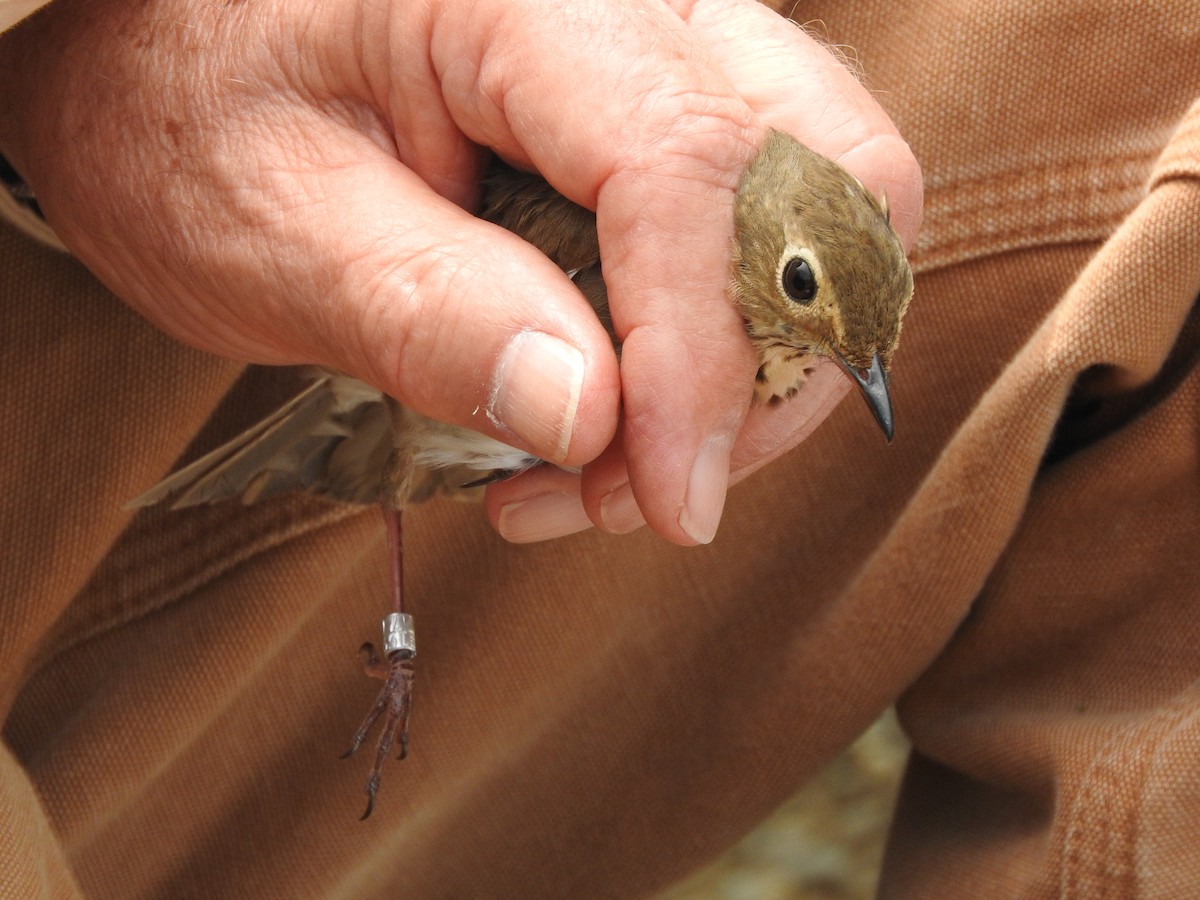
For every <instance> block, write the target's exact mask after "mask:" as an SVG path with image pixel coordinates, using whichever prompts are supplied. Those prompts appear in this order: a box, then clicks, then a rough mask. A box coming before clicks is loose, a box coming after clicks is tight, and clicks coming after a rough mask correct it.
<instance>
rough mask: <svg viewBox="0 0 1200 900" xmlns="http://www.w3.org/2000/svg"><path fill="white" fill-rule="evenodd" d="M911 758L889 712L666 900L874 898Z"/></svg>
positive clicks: (662, 896) (829, 899)
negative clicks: (903, 775)
mask: <svg viewBox="0 0 1200 900" xmlns="http://www.w3.org/2000/svg"><path fill="white" fill-rule="evenodd" d="M907 754H908V743H907V742H906V741H905V739H904V736H903V735H902V734H901V732H900V726H899V725H898V724H897V722H896V717H895V714H894V713H892V712H890V711H889V712H888V713H887V714H886V715H884V716H883V717H882V718H881V719H880V720H879V721H878V722H876V723H875V724H874V725H872V726H871V728H870V729H869V730H868V731H867V732H866V733H865V734H863V736H862V737H860V738H859V739H858V740H857V741H856V742H855V743H854V744H853V745H852V746H850V747H849V748H847V749H846V751H845V752H844V753H843V754H842V755H841V756H839V757H838V758H837V759H835V760H834V761H833V762H832V763H830V765H829V766H828V768H826V769H825V770H824V771H823V772H822V773H821V774H820V775H819V776H817V778H816V779H814V780H813V781H812V782H811V783H810V784H808V785H807V786H805V788H804V789H803V790H801V791H800V793H798V794H797V795H796V796H795V797H793V798H792V799H791V800H789V801H788V802H787V803H786V804H784V805H783V806H782V807H780V809H779V810H778V811H776V813H775V815H773V816H772V817H771V818H770V819H768V820H767V821H765V822H763V824H762V825H760V826H759V827H758V828H757V829H755V830H754V831H753V832H751V833H750V834H748V835H747V836H746V837H745V838H744V839H743V840H742V842H741V843H740V844H738V845H737V846H735V847H733V848H732V849H731V850H730V851H729V852H728V853H726V854H725V855H724V856H723V857H721V858H720V859H718V860H716V861H715V862H714V863H713V864H712V865H711V866H709V867H708V868H707V869H703V870H701V871H700V872H697V873H696V874H695V875H693V876H691V877H690V878H688V879H687V880H685V881H683V882H681V883H680V884H678V885H676V886H675V887H674V888H672V889H671V890H669V891H667V892H666V893H664V894H662V895H660V900H867V898H870V897H874V896H875V885H876V881H877V880H878V876H879V866H880V863H881V861H882V859H883V846H884V841H885V840H886V837H887V827H888V821H889V820H890V818H891V814H892V808H893V806H894V805H895V801H896V792H897V790H898V789H899V786H900V775H901V772H902V770H903V767H904V761H905V758H906V756H907Z"/></svg>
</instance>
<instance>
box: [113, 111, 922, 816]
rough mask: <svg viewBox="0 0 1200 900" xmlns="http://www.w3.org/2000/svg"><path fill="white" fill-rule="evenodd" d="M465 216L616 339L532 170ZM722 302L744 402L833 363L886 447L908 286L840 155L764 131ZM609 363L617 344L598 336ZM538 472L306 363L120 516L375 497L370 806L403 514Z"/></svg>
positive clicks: (399, 706) (406, 701)
mask: <svg viewBox="0 0 1200 900" xmlns="http://www.w3.org/2000/svg"><path fill="white" fill-rule="evenodd" d="M479 215H480V217H481V218H483V219H485V220H487V221H490V222H493V223H495V224H497V225H500V226H502V227H504V228H506V229H507V230H509V231H511V232H513V233H514V234H516V235H518V236H519V237H521V238H523V239H525V240H526V241H528V242H529V243H531V244H533V245H534V246H536V247H538V248H539V249H540V250H541V251H542V252H543V253H544V254H545V255H546V256H547V257H549V258H550V259H551V260H552V261H553V262H554V263H555V264H557V265H558V266H559V268H561V269H562V270H563V271H564V272H566V273H567V274H568V276H569V277H570V278H571V280H572V281H573V282H574V283H575V284H576V286H577V287H578V288H579V289H580V291H581V292H582V293H583V294H584V296H585V297H587V299H588V301H589V302H590V303H591V305H592V308H593V309H594V310H595V312H596V315H597V316H598V317H599V319H600V320H601V321H602V322H603V323H604V324H605V326H606V327H607V328H608V329H609V333H610V335H612V334H613V329H612V322H611V318H610V316H609V311H608V293H607V289H606V287H605V283H604V278H603V262H602V260H601V255H600V246H599V242H598V239H597V234H596V217H595V214H594V213H593V212H591V211H590V210H588V209H586V208H584V207H582V206H580V205H578V204H576V203H574V202H572V201H570V200H568V199H567V198H565V197H563V196H562V195H561V194H559V193H558V192H557V191H555V190H554V188H553V187H551V186H550V185H549V184H548V183H547V182H546V181H545V180H544V179H542V178H541V177H540V176H539V175H538V174H536V173H533V172H526V171H523V170H519V169H516V168H513V167H511V166H509V165H507V164H506V163H504V162H503V161H501V160H499V159H498V158H496V159H495V160H494V161H493V163H492V165H491V167H490V169H489V171H488V174H487V175H486V176H485V178H484V182H483V198H482V203H481V211H480V213H479ZM733 232H734V238H733V246H732V248H731V252H730V255H731V264H730V281H729V291H728V293H729V296H730V298H731V300H732V302H733V303H734V304H735V306H736V308H737V309H738V311H739V312H740V313H741V315H742V318H743V319H744V322H745V332H746V335H747V337H748V338H749V340H750V342H751V344H752V346H753V347H754V349H755V351H756V353H757V358H758V370H757V373H756V375H755V381H754V389H753V396H752V398H751V403H753V404H759V405H765V406H768V407H770V406H776V405H779V404H781V403H783V402H784V401H786V400H787V399H788V398H790V397H792V396H794V395H795V394H796V393H797V392H798V391H799V390H801V389H802V388H803V386H804V383H805V381H806V379H807V377H808V374H809V373H811V372H812V369H813V366H814V365H815V364H816V362H817V361H818V360H820V359H821V358H823V357H828V358H832V359H833V360H834V361H835V362H836V363H837V364H838V365H839V366H840V367H841V368H842V370H843V371H844V372H845V373H846V375H847V376H848V377H849V378H850V380H851V381H852V382H853V383H854V385H855V386H856V387H857V388H858V390H859V392H860V393H861V395H862V397H863V398H864V400H865V401H866V403H867V406H868V408H869V410H870V412H871V414H872V415H873V416H874V418H875V421H876V422H877V423H878V425H879V427H880V428H881V429H882V430H883V432H884V435H885V437H886V438H887V440H888V441H889V442H890V441H891V439H892V436H893V431H894V424H893V413H892V403H891V392H890V386H889V373H890V370H891V365H892V359H893V356H894V354H895V351H896V347H897V344H898V341H899V335H900V326H901V321H902V319H903V317H904V314H905V311H906V309H907V308H908V304H909V300H910V299H911V296H912V293H913V280H912V272H911V269H910V267H909V264H908V260H907V257H906V254H905V251H904V247H903V245H902V244H901V242H900V240H899V238H898V237H897V235H896V233H895V231H894V230H893V229H892V227H891V223H890V219H889V216H888V210H887V202H886V197H884V198H876V197H875V196H874V195H873V194H872V193H871V192H870V191H868V190H867V189H866V188H865V187H864V186H863V185H862V183H861V182H860V181H859V180H858V179H857V178H855V177H854V176H853V175H851V174H850V173H849V172H847V171H846V170H845V169H843V168H842V167H841V166H839V165H838V164H837V163H835V162H833V161H831V160H829V159H827V158H826V157H824V156H821V155H820V154H818V153H816V152H815V151H813V150H812V149H810V148H808V147H807V146H805V145H804V144H803V143H801V142H800V141H798V140H796V139H795V138H793V137H791V136H790V135H788V134H786V133H785V132H782V131H777V130H770V131H768V132H767V134H766V136H765V137H764V139H763V142H762V144H761V146H760V148H759V150H758V152H757V153H756V155H755V156H754V158H753V159H752V161H751V162H750V164H749V166H748V167H747V168H746V170H745V172H744V173H743V174H742V176H741V178H740V180H739V183H738V186H737V190H736V194H735V198H734V227H733ZM613 342H614V347H615V348H616V350H617V352H618V353H619V350H620V346H619V341H618V340H617V338H616V337H615V335H614V336H613ZM543 464H545V463H544V462H543V461H542V460H540V459H538V458H537V457H535V456H533V455H531V454H529V453H527V452H525V451H523V450H520V449H517V448H514V447H511V446H508V445H506V444H504V443H502V442H500V441H498V440H496V439H495V438H492V437H489V436H486V435H483V434H480V433H479V432H476V431H473V430H471V429H469V428H466V427H463V426H459V425H449V424H446V423H443V422H439V421H437V420H435V419H432V418H430V417H428V416H425V415H422V414H421V413H418V412H416V411H415V410H412V409H409V408H408V407H406V406H404V405H403V404H401V403H399V402H397V401H396V400H394V399H392V398H390V397H388V396H387V395H385V394H383V393H382V392H381V391H379V390H377V389H376V388H373V387H371V386H369V385H367V384H365V383H364V382H362V381H359V380H358V379H356V378H353V377H351V376H349V375H344V374H341V373H338V372H333V371H328V370H314V372H313V375H312V380H311V381H310V383H309V384H308V385H307V386H306V387H305V388H304V389H303V390H301V391H300V392H299V393H298V394H297V395H296V396H294V397H293V398H292V399H290V400H289V401H287V402H286V403H284V404H283V406H281V407H280V408H278V409H277V410H275V411H274V412H272V413H271V414H269V415H268V416H267V417H266V418H264V419H262V420H261V421H260V422H258V423H257V424H255V425H253V426H251V427H250V428H249V429H247V430H246V431H244V432H243V433H241V434H240V435H238V436H237V437H235V438H233V439H232V440H230V441H229V442H228V443H226V444H223V445H222V446H220V447H218V448H217V449H215V450H213V451H212V452H210V453H208V454H207V455H205V456H203V457H201V458H200V459H198V460H196V461H195V462H193V463H191V464H190V465H188V466H186V467H184V468H183V469H180V470H179V471H178V472H175V473H174V474H172V475H170V476H169V477H167V478H165V479H164V480H163V481H161V482H159V483H158V484H156V485H155V486H154V487H152V488H150V489H149V490H148V491H146V492H145V493H144V494H142V495H141V496H139V497H137V498H136V499H134V500H132V501H131V502H130V503H129V504H128V505H129V506H130V507H140V506H150V505H154V504H158V503H164V502H165V503H168V504H169V505H170V506H171V507H172V508H176V509H178V508H183V507H187V506H192V505H195V504H200V503H213V502H218V501H221V500H226V499H229V498H240V499H241V501H242V502H243V503H247V504H248V503H254V502H256V501H258V500H262V499H265V498H267V497H271V496H274V495H277V494H280V493H285V492H291V491H306V492H309V493H314V494H318V495H324V496H326V497H329V498H332V499H334V500H338V501H342V502H347V503H355V504H364V505H378V506H379V507H380V508H381V509H382V511H383V515H384V520H385V524H386V528H387V534H388V546H389V556H390V560H391V580H392V603H391V612H389V613H388V614H387V615H386V616H385V618H384V619H383V641H382V646H381V652H379V651H376V649H375V646H374V644H372V643H370V642H368V643H364V644H363V645H362V647H361V648H360V653H362V654H363V655H364V656H365V668H366V671H367V674H369V675H371V676H373V677H375V678H377V679H379V680H381V681H383V686H382V687H381V689H380V690H379V693H378V695H377V696H376V699H375V702H374V704H373V706H372V707H371V709H370V711H369V712H368V714H367V716H366V718H365V719H364V720H363V722H362V724H361V726H360V727H359V729H358V730H357V732H356V733H355V735H354V736H353V739H352V741H351V746H350V749H349V750H348V751H346V753H344V754H343V758H344V757H348V756H351V755H352V754H354V753H355V752H356V751H357V750H358V749H359V747H360V746H361V745H362V744H363V742H364V741H365V740H366V739H367V737H368V736H369V734H370V732H371V731H372V730H373V728H374V726H375V724H376V723H377V722H378V720H379V719H380V718H381V717H384V724H383V727H382V730H381V734H380V736H379V738H378V742H377V745H376V752H375V760H374V763H373V766H372V768H371V772H370V775H369V776H368V779H367V782H366V786H365V792H366V794H367V807H366V811H365V812H364V813H363V814H362V816H361V818H362V819H366V818H367V817H368V816H370V815H371V812H372V810H373V809H374V807H375V802H376V797H377V794H378V791H379V785H380V779H381V774H382V769H383V765H384V762H385V761H386V759H387V758H388V756H389V755H390V752H391V748H392V746H393V743H395V742H396V741H398V742H399V758H400V759H404V758H405V756H406V755H407V753H408V744H409V736H408V725H409V714H410V712H411V708H412V687H413V674H414V660H415V657H416V638H415V632H414V629H413V618H412V615H411V614H410V613H408V612H407V611H406V608H405V607H406V597H405V594H404V556H403V540H402V538H403V533H402V529H401V514H402V511H403V510H405V509H407V508H409V507H411V506H413V505H416V504H418V503H421V502H423V501H425V500H428V499H429V498H431V497H433V496H435V495H439V494H444V495H450V496H454V497H468V498H469V497H470V496H472V495H478V494H479V493H480V491H481V489H482V487H483V486H484V485H486V484H489V483H491V482H494V481H499V480H502V479H505V478H510V477H513V476H515V475H517V474H519V473H521V472H523V471H526V470H528V469H530V468H533V467H535V466H538V465H543Z"/></svg>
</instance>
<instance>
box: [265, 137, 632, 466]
mask: <svg viewBox="0 0 1200 900" xmlns="http://www.w3.org/2000/svg"><path fill="white" fill-rule="evenodd" d="M306 183H307V187H308V189H309V191H311V192H313V193H314V194H317V199H316V202H315V203H314V205H313V208H312V210H311V214H310V215H309V216H308V217H307V219H306V220H305V221H304V222H303V223H302V224H298V223H297V218H298V217H296V218H294V219H293V223H292V225H291V228H292V230H293V232H294V233H295V232H300V233H299V234H295V238H296V239H298V240H299V242H300V244H301V246H300V247H299V248H297V250H299V251H300V252H298V253H297V254H295V255H296V258H297V259H298V260H299V261H300V266H301V271H299V272H298V273H296V275H294V276H293V280H295V281H299V282H300V283H302V284H303V283H305V279H313V273H314V272H316V273H336V274H335V275H334V277H333V278H332V279H330V278H324V279H322V280H320V281H316V280H315V279H313V280H314V281H315V284H314V286H315V287H316V288H317V289H316V290H314V291H311V292H309V293H308V294H307V295H304V294H298V295H291V296H292V298H293V300H292V302H293V303H294V306H295V310H294V312H293V313H292V314H290V315H285V316H284V317H283V318H290V316H291V315H294V317H295V328H294V329H293V331H292V335H291V340H292V341H293V343H294V345H295V346H297V347H298V348H299V349H300V350H301V352H302V353H303V354H304V356H306V357H308V358H311V359H316V360H318V361H320V362H322V363H323V364H325V365H328V366H331V367H333V368H337V369H340V370H342V371H346V372H349V373H350V374H353V375H356V376H358V377H360V378H362V379H363V380H365V381H367V382H368V383H370V384H373V385H375V386H377V387H379V388H380V389H381V390H383V391H384V392H385V393H388V394H389V395H391V396H393V397H396V398H397V399H399V400H400V401H401V402H403V403H405V404H406V405H408V406H410V407H412V408H413V409H416V410H418V411H420V412H423V413H425V414H427V415H430V416H433V417H435V418H438V419H440V420H443V421H448V422H452V423H455V424H461V425H466V426H468V427H471V428H473V429H475V430H477V431H480V432H483V433H485V434H489V435H492V436H494V437H496V438H498V439H500V440H502V441H504V442H505V443H510V444H514V445H517V446H520V447H522V448H523V449H526V450H529V451H530V452H532V453H534V454H536V455H538V456H540V457H542V458H544V459H547V460H549V461H551V462H556V463H565V464H577V463H582V462H584V461H586V460H589V459H591V458H593V457H594V456H596V455H597V454H598V453H599V452H600V450H601V449H602V448H603V447H604V446H605V445H607V443H608V442H609V441H610V440H611V437H612V434H613V431H614V429H615V426H616V419H617V409H618V401H619V395H620V385H619V373H618V371H617V366H616V358H615V356H614V354H613V351H612V345H611V342H610V340H609V338H608V335H607V334H606V333H605V331H604V329H603V328H602V327H601V325H600V324H599V322H598V320H597V319H596V316H595V314H594V313H593V312H592V310H591V308H590V306H589V305H588V304H587V302H586V301H585V300H584V298H583V296H582V295H581V294H580V293H579V291H578V290H577V289H576V287H575V286H574V285H573V284H572V283H571V282H570V280H569V279H568V278H566V276H565V275H564V274H563V273H562V272H561V271H559V269H558V268H557V267H555V266H554V265H553V264H552V263H550V261H549V260H548V259H547V258H546V257H545V256H544V255H542V254H541V253H539V252H538V251H537V250H536V249H534V248H533V247H531V246H530V245H528V244H526V243H525V242H523V241H521V240H520V239H518V238H516V237H515V236H513V235H511V234H509V233H508V232H506V231H503V230H502V229H500V228H497V227H495V226H493V225H490V224H489V223H486V222H483V221H481V220H479V219H476V218H475V217H473V216H471V215H470V214H468V213H466V212H465V211H463V210H462V209H460V208H458V207H457V206H454V205H453V204H450V203H448V202H446V201H445V200H444V199H443V198H442V197H440V196H438V195H437V194H436V193H435V192H434V191H433V190H431V189H430V188H429V187H428V186H427V185H426V184H425V183H424V181H423V180H422V179H420V178H418V177H417V176H416V175H415V174H413V173H412V172H410V171H409V170H408V169H406V168H405V167H403V166H400V165H398V164H397V163H396V162H395V161H394V160H392V159H389V158H388V157H386V156H384V155H382V154H370V155H368V156H366V157H365V158H363V159H361V160H358V161H348V162H346V163H345V164H342V165H333V166H329V165H322V167H321V169H320V170H319V171H318V172H316V173H314V174H313V175H312V176H311V177H309V178H307V179H306ZM331 233H332V234H335V235H337V236H338V237H337V240H336V241H334V242H333V243H332V244H331V243H330V234H331ZM320 277H321V276H320V274H318V275H317V276H316V278H320ZM310 283H311V282H310ZM301 342H306V343H305V344H302V343H301Z"/></svg>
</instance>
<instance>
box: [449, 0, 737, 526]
mask: <svg viewBox="0 0 1200 900" xmlns="http://www.w3.org/2000/svg"><path fill="white" fill-rule="evenodd" d="M481 9H486V10H487V12H486V13H481ZM460 12H461V11H460V10H458V8H457V7H455V8H453V9H451V10H448V12H447V15H450V14H460ZM489 16H490V18H489ZM479 20H484V21H486V22H487V23H488V28H487V30H486V33H482V34H478V35H477V36H476V38H475V40H476V43H471V41H470V40H469V39H468V40H467V42H466V43H464V42H463V41H461V40H460V41H459V42H458V43H457V44H456V45H455V47H454V48H453V49H454V52H453V54H450V53H446V54H440V53H439V47H438V45H437V41H436V39H435V41H434V46H433V59H434V65H435V68H436V69H437V71H438V72H439V77H440V78H441V81H442V84H443V91H444V94H445V95H446V97H447V98H448V100H447V102H448V107H449V109H450V112H451V114H452V115H453V116H454V117H455V120H456V121H457V122H458V124H459V125H460V127H462V128H463V130H464V132H465V133H466V134H468V135H469V136H470V137H471V138H472V139H474V140H476V141H479V142H481V143H486V144H488V145H490V146H493V147H496V148H498V149H499V150H500V151H501V152H502V153H504V154H505V155H506V156H509V157H511V158H513V159H516V160H518V161H521V160H527V161H529V162H530V163H531V164H532V165H534V166H536V167H537V168H538V170H539V171H541V172H542V174H543V175H545V176H546V177H547V179H548V180H549V181H550V182H551V183H552V184H553V185H554V186H555V187H557V188H558V189H559V190H560V191H562V192H563V193H564V194H566V195H567V196H569V197H571V198H572V199H574V200H576V201H577V202H580V203H583V204H585V205H589V206H592V207H594V208H595V209H596V211H597V225H598V231H599V237H600V244H601V250H602V253H603V256H604V266H605V280H606V282H607V283H608V288H609V297H610V303H611V308H612V313H613V320H614V324H615V326H616V330H617V334H618V337H620V338H621V339H622V340H623V342H624V345H623V355H622V388H623V400H624V411H625V415H626V425H627V432H626V447H627V450H628V457H629V460H630V478H631V482H632V484H633V490H634V492H635V494H636V495H637V498H638V503H639V505H640V507H641V508H642V511H643V512H644V513H645V515H646V518H647V519H648V520H649V521H650V522H651V524H652V525H653V526H654V527H655V529H656V530H658V531H659V532H660V533H662V534H664V535H665V536H667V537H668V538H669V539H671V540H674V541H678V542H680V543H697V542H699V541H704V540H708V539H709V538H710V537H711V533H712V532H713V531H714V530H715V522H716V519H718V518H719V515H720V507H721V504H722V503H723V497H724V478H725V477H726V476H727V472H728V462H727V460H725V461H723V462H722V460H721V459H720V457H721V456H722V454H724V453H727V451H728V449H729V448H730V447H731V446H732V442H733V438H734V435H735V434H736V432H737V430H738V428H739V427H740V425H741V421H742V418H743V417H744V415H745V412H746V408H747V398H748V397H749V393H750V388H751V384H752V379H753V372H754V365H753V359H752V355H751V354H750V352H749V348H748V345H747V343H746V340H745V337H744V335H743V333H742V328H741V322H740V320H739V318H738V316H737V314H736V313H735V312H734V310H733V308H732V306H731V305H730V303H729V299H728V297H727V295H726V287H727V283H728V278H729V247H730V242H731V239H732V202H733V191H734V189H735V187H736V185H737V181H738V178H739V176H740V173H741V171H742V170H743V169H744V168H745V166H746V164H747V162H748V161H749V159H750V156H751V154H752V152H753V149H754V145H755V143H756V140H757V135H758V131H759V126H758V125H757V123H756V122H755V121H754V118H753V115H752V113H751V112H750V110H749V108H748V107H747V106H746V104H745V103H744V102H743V101H742V100H741V98H740V97H738V95H737V92H736V91H735V90H734V89H733V86H732V85H731V84H730V83H729V82H728V80H727V79H725V78H724V77H723V76H722V75H721V74H720V72H719V70H717V69H716V68H715V67H714V66H712V65H711V64H710V62H709V61H708V60H707V58H706V56H705V53H704V52H703V49H702V48H700V47H698V46H697V45H696V43H695V41H694V40H693V39H692V37H691V36H690V35H689V34H688V31H687V29H686V26H685V24H684V23H683V22H682V21H681V20H680V19H679V17H678V16H677V15H675V14H674V13H673V12H672V11H670V10H669V9H666V8H665V7H658V6H652V5H646V4H641V3H638V4H634V3H627V2H616V0H610V2H607V3H598V4H594V5H593V6H591V7H589V17H588V18H587V19H586V20H583V21H581V20H580V17H578V16H577V14H575V13H573V12H571V11H570V10H569V9H566V8H564V7H562V6H561V5H559V4H553V3H541V4H539V3H531V4H522V5H520V6H514V5H512V4H500V3H496V2H493V3H487V4H475V6H474V7H473V10H472V18H471V19H470V20H469V21H466V22H462V21H457V20H456V24H458V25H460V26H462V27H460V28H459V29H458V30H457V34H458V35H459V36H460V37H461V36H462V35H463V34H468V35H469V34H470V33H471V30H472V28H474V29H475V30H476V31H478V30H479V27H478V24H476V23H477V22H478V21H479ZM531 23H533V24H534V25H535V26H536V27H530V26H531ZM449 30H450V29H447V31H449ZM436 33H437V29H435V34H436ZM564 33H571V34H573V36H575V39H573V40H571V41H569V42H564V41H563V40H562V35H563V34H564ZM598 41H602V42H603V44H604V46H605V48H606V50H607V51H608V52H605V53H597V52H596V49H595V48H596V45H597V42H598ZM548 84H553V85H554V90H553V91H550V90H547V85H548ZM564 97H566V98H570V102H568V103H564V102H563V98H564ZM546 122H554V123H556V127H555V128H553V129H549V128H546V127H545V123H546ZM668 385H669V386H670V387H671V389H672V390H671V391H670V392H669V393H670V394H671V396H670V398H669V399H670V402H669V403H665V402H663V401H664V396H663V393H664V388H666V387H667V386H668ZM702 448H706V449H705V452H704V456H703V458H701V459H700V462H699V463H698V462H697V460H698V458H700V454H701V450H702ZM722 466H724V474H722V472H721V469H722ZM588 477H590V476H585V480H586V479H587V478H588ZM689 498H690V499H689Z"/></svg>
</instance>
